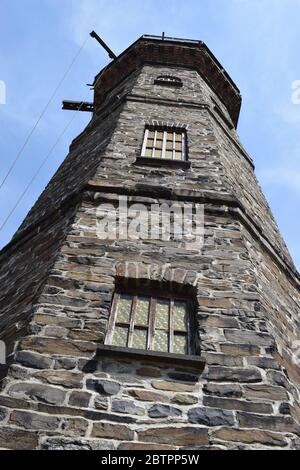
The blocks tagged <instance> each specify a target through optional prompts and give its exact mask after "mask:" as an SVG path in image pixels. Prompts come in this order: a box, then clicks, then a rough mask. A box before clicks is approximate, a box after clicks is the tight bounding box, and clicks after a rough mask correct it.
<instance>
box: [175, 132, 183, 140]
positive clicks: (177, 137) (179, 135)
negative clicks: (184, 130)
mask: <svg viewBox="0 0 300 470" xmlns="http://www.w3.org/2000/svg"><path fill="white" fill-rule="evenodd" d="M175 140H176V142H181V141H182V134H175Z"/></svg>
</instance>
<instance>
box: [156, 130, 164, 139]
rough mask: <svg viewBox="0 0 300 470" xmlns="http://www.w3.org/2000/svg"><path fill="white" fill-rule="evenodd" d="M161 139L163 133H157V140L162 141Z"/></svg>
mask: <svg viewBox="0 0 300 470" xmlns="http://www.w3.org/2000/svg"><path fill="white" fill-rule="evenodd" d="M163 137H164V134H163V132H158V133H157V139H160V140H162V139H163Z"/></svg>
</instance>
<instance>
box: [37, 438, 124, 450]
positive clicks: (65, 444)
mask: <svg viewBox="0 0 300 470" xmlns="http://www.w3.org/2000/svg"><path fill="white" fill-rule="evenodd" d="M41 447H42V449H43V450H114V449H115V445H114V443H113V442H110V441H109V440H104V439H97V440H95V439H94V440H87V439H82V438H81V439H76V438H73V439H72V438H71V439H70V438H66V437H49V438H46V439H43V441H42V445H41Z"/></svg>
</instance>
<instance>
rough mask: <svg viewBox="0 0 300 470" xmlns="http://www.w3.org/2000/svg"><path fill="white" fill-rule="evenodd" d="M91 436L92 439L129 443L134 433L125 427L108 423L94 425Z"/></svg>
mask: <svg viewBox="0 0 300 470" xmlns="http://www.w3.org/2000/svg"><path fill="white" fill-rule="evenodd" d="M91 435H92V437H97V438H99V437H100V438H106V439H110V438H111V439H116V440H118V441H123V440H124V441H130V440H133V438H134V432H133V431H132V430H131V429H129V428H128V427H127V426H122V425H116V424H108V423H94V425H93V430H92V434H91Z"/></svg>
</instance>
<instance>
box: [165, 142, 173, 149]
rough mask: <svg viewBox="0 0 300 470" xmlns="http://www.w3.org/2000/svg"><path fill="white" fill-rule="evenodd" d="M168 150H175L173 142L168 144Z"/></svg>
mask: <svg viewBox="0 0 300 470" xmlns="http://www.w3.org/2000/svg"><path fill="white" fill-rule="evenodd" d="M166 149H167V150H173V142H167V144H166Z"/></svg>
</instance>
